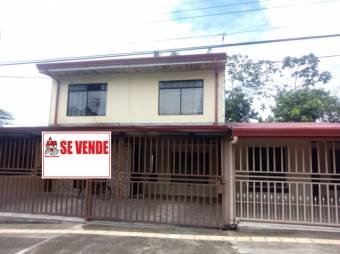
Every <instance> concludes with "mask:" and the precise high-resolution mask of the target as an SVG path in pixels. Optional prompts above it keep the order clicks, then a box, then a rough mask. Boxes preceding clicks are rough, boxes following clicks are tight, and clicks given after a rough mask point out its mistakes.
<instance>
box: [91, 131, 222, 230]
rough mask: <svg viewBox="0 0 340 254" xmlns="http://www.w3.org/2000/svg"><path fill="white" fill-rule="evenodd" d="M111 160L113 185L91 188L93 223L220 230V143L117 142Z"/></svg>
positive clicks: (191, 138)
mask: <svg viewBox="0 0 340 254" xmlns="http://www.w3.org/2000/svg"><path fill="white" fill-rule="evenodd" d="M112 155H113V157H112V170H113V172H112V179H111V180H107V181H101V180H93V181H92V183H91V188H92V190H91V193H92V199H91V207H92V209H91V212H90V214H91V215H90V217H91V218H92V219H110V220H122V221H131V222H148V223H149V222H151V223H164V224H179V225H195V226H208V227H220V226H221V224H222V218H221V216H222V214H221V213H222V187H221V186H222V185H221V140H220V138H216V137H197V136H196V137H195V136H183V137H176V136H154V137H152V136H138V137H137V136H132V137H114V138H113V140H112Z"/></svg>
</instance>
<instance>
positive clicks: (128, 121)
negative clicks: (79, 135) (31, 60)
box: [0, 54, 340, 228]
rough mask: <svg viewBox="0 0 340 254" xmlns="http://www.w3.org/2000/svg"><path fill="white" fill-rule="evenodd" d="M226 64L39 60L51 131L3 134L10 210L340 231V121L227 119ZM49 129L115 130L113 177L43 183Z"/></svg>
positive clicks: (2, 168)
mask: <svg viewBox="0 0 340 254" xmlns="http://www.w3.org/2000/svg"><path fill="white" fill-rule="evenodd" d="M225 64H226V55H225V54H200V55H182V56H164V57H147V58H119V59H113V60H112V59H110V60H96V61H79V62H64V63H49V64H41V65H38V69H39V71H40V72H41V73H44V74H46V75H48V76H50V77H51V78H52V79H53V86H52V96H51V110H50V122H49V126H47V127H23V128H15V127H14V128H1V129H0V196H1V199H0V211H11V212H28V213H37V214H53V215H66V216H78V217H85V218H87V219H105V220H123V221H132V222H152V223H164V224H179V225H192V226H206V227H221V228H222V227H234V226H235V225H236V223H237V222H238V221H239V220H240V221H255V222H256V221H261V222H271V223H272V222H279V223H295V224H304V225H306V224H309V225H314V224H315V225H328V226H339V225H340V124H323V123H268V124H255V123H254V124H252V123H242V124H240V123H238V124H237V123H224V119H225V118H224V100H225V98H224V87H225V84H224V83H225ZM44 130H61V131H66V130H67V131H82V130H83V131H88V130H106V131H111V132H112V174H111V175H112V179H108V180H98V179H92V180H86V181H85V180H73V179H62V180H42V179H41V131H44ZM49 145H50V147H51V146H53V145H54V144H52V143H51V144H49ZM52 149H53V147H52ZM18 186H20V187H18Z"/></svg>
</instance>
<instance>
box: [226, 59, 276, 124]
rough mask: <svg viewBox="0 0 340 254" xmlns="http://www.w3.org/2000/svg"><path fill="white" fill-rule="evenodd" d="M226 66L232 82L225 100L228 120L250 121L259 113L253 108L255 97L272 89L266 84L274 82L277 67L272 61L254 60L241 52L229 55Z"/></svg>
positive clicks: (263, 94)
mask: <svg viewBox="0 0 340 254" xmlns="http://www.w3.org/2000/svg"><path fill="white" fill-rule="evenodd" d="M226 68H227V77H228V80H229V84H230V90H228V91H227V93H226V95H227V96H226V102H225V106H226V121H234V122H248V121H249V120H250V119H257V117H258V113H257V112H256V111H255V110H254V109H252V108H253V106H252V102H253V99H254V98H259V97H261V96H265V95H266V94H267V93H268V91H270V89H265V86H266V84H270V83H272V82H273V80H272V78H273V74H274V73H275V72H276V71H277V69H276V68H275V66H274V65H273V64H272V63H271V62H270V61H265V60H260V61H254V60H252V59H250V58H249V57H248V56H243V55H239V54H238V55H231V56H227V66H226Z"/></svg>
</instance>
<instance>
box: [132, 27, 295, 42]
mask: <svg viewBox="0 0 340 254" xmlns="http://www.w3.org/2000/svg"><path fill="white" fill-rule="evenodd" d="M289 27H295V26H277V27H267V28H255V29H251V30H246V31H239V32H231V33H228V32H220V33H217V34H205V35H197V36H185V37H173V38H165V39H159V40H152V42H162V41H176V40H188V39H197V38H208V37H216V36H229V35H235V34H243V33H253V32H260V31H269V30H277V29H283V28H289ZM136 43H137V42H136ZM136 43H135V44H136Z"/></svg>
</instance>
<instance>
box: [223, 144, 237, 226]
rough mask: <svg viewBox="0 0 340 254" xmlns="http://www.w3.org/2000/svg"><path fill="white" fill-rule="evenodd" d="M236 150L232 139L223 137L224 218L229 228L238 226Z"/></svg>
mask: <svg viewBox="0 0 340 254" xmlns="http://www.w3.org/2000/svg"><path fill="white" fill-rule="evenodd" d="M234 156H235V151H234V149H233V145H232V144H231V142H230V140H229V139H228V138H227V137H226V138H224V139H223V160H222V161H223V169H224V170H223V182H224V190H223V191H224V195H223V208H224V209H223V219H224V224H225V226H226V228H227V229H234V228H236V227H237V225H236V222H235V207H236V204H235V166H234V165H235V164H234V158H235V157H234Z"/></svg>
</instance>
